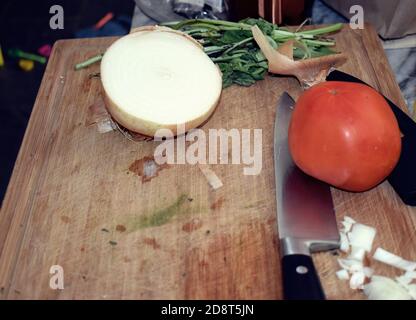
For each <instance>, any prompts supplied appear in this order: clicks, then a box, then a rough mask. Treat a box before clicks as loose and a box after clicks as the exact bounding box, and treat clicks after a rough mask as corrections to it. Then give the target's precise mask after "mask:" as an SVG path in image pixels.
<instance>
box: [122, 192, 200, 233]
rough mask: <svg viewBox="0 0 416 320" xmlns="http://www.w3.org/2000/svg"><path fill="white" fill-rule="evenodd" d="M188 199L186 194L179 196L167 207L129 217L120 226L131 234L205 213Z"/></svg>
mask: <svg viewBox="0 0 416 320" xmlns="http://www.w3.org/2000/svg"><path fill="white" fill-rule="evenodd" d="M189 199H190V198H189V197H188V195H187V194H181V195H180V196H179V197H178V198H176V200H174V201H173V202H171V203H170V204H169V205H167V206H163V207H158V208H156V209H155V210H153V211H151V212H149V213H146V214H145V215H134V216H130V217H129V218H128V219H127V220H124V221H123V222H121V223H120V225H123V226H125V228H126V231H127V233H131V232H135V231H137V230H139V229H144V228H152V227H159V226H162V225H164V224H167V223H169V222H170V221H171V220H172V219H173V218H174V217H175V216H179V215H185V214H191V213H201V212H203V211H206V208H205V209H204V208H198V207H196V205H193V202H192V201H190V200H189Z"/></svg>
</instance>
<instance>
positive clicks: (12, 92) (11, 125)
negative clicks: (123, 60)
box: [0, 0, 134, 203]
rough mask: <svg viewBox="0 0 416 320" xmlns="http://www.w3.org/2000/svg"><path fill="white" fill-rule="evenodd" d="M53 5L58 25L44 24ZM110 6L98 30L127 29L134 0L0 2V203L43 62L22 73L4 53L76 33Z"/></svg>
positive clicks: (35, 47)
mask: <svg viewBox="0 0 416 320" xmlns="http://www.w3.org/2000/svg"><path fill="white" fill-rule="evenodd" d="M52 5H61V6H62V7H63V9H64V29H63V30H59V29H57V30H52V29H50V27H49V20H50V18H51V17H52V16H53V15H52V14H50V13H49V9H50V7H51V6H52ZM110 11H111V12H113V13H114V15H115V18H114V19H113V20H112V24H110V25H109V26H107V27H106V28H105V29H104V30H102V32H101V33H100V34H99V35H100V36H105V35H112V34H114V35H115V34H120V33H123V31H124V33H127V32H128V30H129V29H130V23H131V17H132V15H133V11H134V1H133V0H64V1H62V0H61V1H60V0H42V1H39V0H33V1H16V0H1V1H0V45H1V47H2V52H3V57H4V60H5V66H4V67H3V68H0V137H1V142H0V203H1V201H2V199H3V197H4V193H5V191H6V188H7V184H8V182H9V178H10V175H11V172H12V170H13V166H14V161H15V159H16V156H17V153H18V151H19V147H20V144H21V141H22V138H23V135H24V132H25V129H26V125H27V122H28V120H29V116H30V113H31V111H32V107H33V104H34V101H35V99H36V95H37V92H38V89H39V86H40V82H41V80H42V75H43V72H44V70H45V67H46V64H45V65H42V64H39V63H35V67H34V69H33V70H32V71H30V72H25V71H23V70H21V69H20V68H19V66H18V59H13V58H10V57H8V55H7V50H8V49H10V48H19V49H20V50H23V51H28V52H33V53H37V50H38V48H39V47H41V46H42V45H44V44H50V45H53V44H54V42H55V41H57V40H58V39H68V38H75V37H79V35H76V32H79V31H80V30H82V29H85V28H88V27H91V26H93V25H94V24H95V23H96V22H97V21H98V20H100V19H101V18H102V17H103V16H104V15H105V14H106V13H108V12H110ZM111 26H112V27H113V28H111Z"/></svg>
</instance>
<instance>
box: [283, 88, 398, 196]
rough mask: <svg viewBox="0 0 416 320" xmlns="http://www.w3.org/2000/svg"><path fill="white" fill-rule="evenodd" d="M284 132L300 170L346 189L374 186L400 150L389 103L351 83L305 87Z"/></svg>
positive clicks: (352, 189)
mask: <svg viewBox="0 0 416 320" xmlns="http://www.w3.org/2000/svg"><path fill="white" fill-rule="evenodd" d="M288 135H289V148H290V151H291V154H292V157H293V160H294V162H295V163H296V165H297V166H298V167H299V168H300V169H302V170H303V171H304V172H305V173H307V174H309V175H311V176H313V177H315V178H317V179H319V180H322V181H325V182H327V183H328V184H331V185H333V186H335V187H337V188H340V189H343V190H347V191H354V192H361V191H366V190H368V189H371V188H373V187H375V186H376V185H378V184H379V183H380V182H382V181H383V180H384V179H385V178H386V177H387V176H388V175H389V174H390V173H391V171H392V170H393V169H394V167H395V166H396V164H397V162H398V160H399V157H400V152H401V133H400V129H399V126H398V123H397V120H396V117H395V116H394V114H393V112H392V110H391V109H390V107H389V105H388V104H387V102H386V101H385V99H384V98H383V97H382V96H381V95H380V94H379V93H378V92H377V91H375V90H374V89H372V88H370V87H368V86H365V85H362V84H356V83H348V82H339V81H331V82H324V83H321V84H318V85H315V86H313V87H311V88H310V89H308V90H306V91H305V92H304V93H303V94H302V95H301V96H300V97H299V99H298V101H297V103H296V106H295V110H294V112H293V115H292V119H291V123H290V126H289V133H288Z"/></svg>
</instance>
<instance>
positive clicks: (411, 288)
mask: <svg viewBox="0 0 416 320" xmlns="http://www.w3.org/2000/svg"><path fill="white" fill-rule="evenodd" d="M406 289H407V291H408V293H409V295H410V296H411V297H412V298H413V299H414V300H416V284H409V285H407V286H406Z"/></svg>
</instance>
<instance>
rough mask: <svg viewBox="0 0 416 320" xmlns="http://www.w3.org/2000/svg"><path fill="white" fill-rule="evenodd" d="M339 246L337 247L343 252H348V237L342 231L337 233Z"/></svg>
mask: <svg viewBox="0 0 416 320" xmlns="http://www.w3.org/2000/svg"><path fill="white" fill-rule="evenodd" d="M339 239H340V246H339V249H340V250H341V251H343V252H348V251H349V250H350V243H349V241H348V237H347V235H346V234H345V233H344V232H340V233H339Z"/></svg>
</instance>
